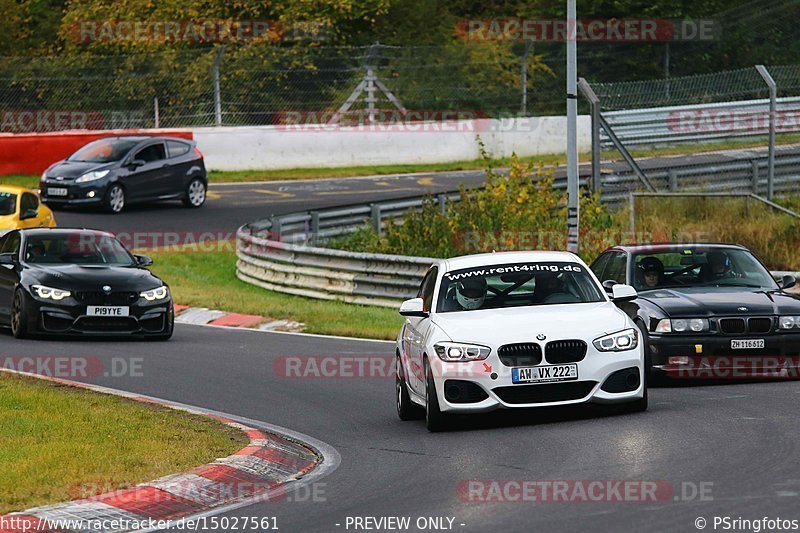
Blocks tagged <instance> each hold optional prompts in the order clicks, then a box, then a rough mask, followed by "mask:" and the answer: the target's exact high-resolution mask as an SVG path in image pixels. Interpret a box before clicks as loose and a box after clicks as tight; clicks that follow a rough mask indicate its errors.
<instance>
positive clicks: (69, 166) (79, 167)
mask: <svg viewBox="0 0 800 533" xmlns="http://www.w3.org/2000/svg"><path fill="white" fill-rule="evenodd" d="M115 164H116V163H84V162H80V161H67V160H64V161H59V162H58V163H56V164H54V165H53V166H51V167H50V168H48V169H47V171H46V172H45V174H46V175H47V177H48V178H57V177H62V178H67V179H75V178H78V177H80V176H83V175H84V174H86V173H87V172H91V171H93V170H103V169H107V168H111V167H113V166H114V165H115Z"/></svg>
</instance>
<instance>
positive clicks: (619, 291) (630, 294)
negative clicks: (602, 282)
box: [611, 283, 639, 302]
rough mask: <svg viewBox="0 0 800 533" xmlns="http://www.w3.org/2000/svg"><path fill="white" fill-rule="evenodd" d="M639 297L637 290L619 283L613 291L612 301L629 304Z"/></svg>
mask: <svg viewBox="0 0 800 533" xmlns="http://www.w3.org/2000/svg"><path fill="white" fill-rule="evenodd" d="M638 296H639V295H638V294H637V293H636V289H634V288H633V287H631V286H630V285H623V284H622V283H617V284H616V285H614V287H613V288H612V290H611V299H612V300H614V301H615V302H629V301H631V300H635V299H636V298H637V297H638Z"/></svg>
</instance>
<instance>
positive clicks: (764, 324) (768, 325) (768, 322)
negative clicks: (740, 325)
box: [747, 317, 772, 333]
mask: <svg viewBox="0 0 800 533" xmlns="http://www.w3.org/2000/svg"><path fill="white" fill-rule="evenodd" d="M747 329H748V330H750V333H769V332H770V330H771V329H772V319H771V318H762V317H756V318H751V319H749V320H748V321H747Z"/></svg>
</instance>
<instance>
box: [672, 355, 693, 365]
mask: <svg viewBox="0 0 800 533" xmlns="http://www.w3.org/2000/svg"><path fill="white" fill-rule="evenodd" d="M667 363H668V364H670V365H688V364H689V356H688V355H679V356H677V357H670V358H669V359H667Z"/></svg>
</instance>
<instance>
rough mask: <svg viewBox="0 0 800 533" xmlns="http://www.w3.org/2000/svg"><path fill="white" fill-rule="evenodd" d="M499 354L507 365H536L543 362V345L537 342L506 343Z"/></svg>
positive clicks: (499, 350) (502, 361)
mask: <svg viewBox="0 0 800 533" xmlns="http://www.w3.org/2000/svg"><path fill="white" fill-rule="evenodd" d="M497 355H498V357H500V362H501V363H503V364H504V365H505V366H535V365H538V364H540V363H541V362H542V347H541V346H539V345H538V344H537V343H535V342H521V343H518V344H505V345H503V346H501V347H500V348H498V349H497Z"/></svg>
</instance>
